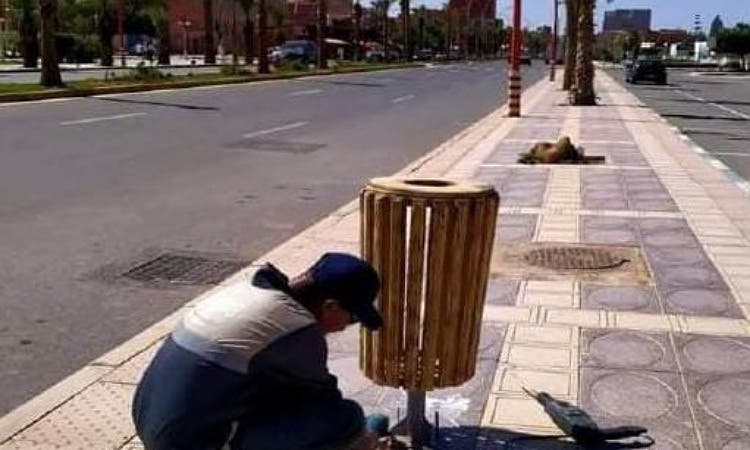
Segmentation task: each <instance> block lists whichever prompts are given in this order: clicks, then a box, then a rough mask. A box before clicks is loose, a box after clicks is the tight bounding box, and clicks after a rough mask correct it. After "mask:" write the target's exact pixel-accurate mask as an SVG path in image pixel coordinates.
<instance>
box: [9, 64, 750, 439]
mask: <svg viewBox="0 0 750 450" xmlns="http://www.w3.org/2000/svg"><path fill="white" fill-rule="evenodd" d="M597 93H598V95H599V96H600V97H601V98H600V103H601V105H600V106H598V107H581V108H577V107H570V106H566V105H565V103H566V102H565V95H564V93H563V92H561V91H560V90H559V89H558V88H557V87H555V86H554V85H552V84H549V83H548V82H547V81H543V82H540V83H538V84H537V85H535V86H534V87H532V88H530V89H529V90H528V91H526V93H525V94H524V108H525V109H524V117H522V118H520V119H508V118H505V117H504V113H505V111H504V109H500V110H498V111H495V112H494V113H492V114H490V115H489V116H487V117H486V118H484V119H482V120H481V121H479V122H478V123H476V124H475V125H473V126H472V127H470V128H469V129H467V130H466V131H464V132H462V133H461V134H459V135H457V136H456V137H454V138H453V139H451V140H449V141H448V142H446V143H445V144H444V145H443V146H441V147H440V148H438V149H436V150H435V151H433V152H432V153H430V154H428V155H427V156H426V157H424V158H422V159H420V160H419V161H416V162H415V163H413V164H412V165H410V166H409V167H407V168H405V169H404V170H403V171H402V172H400V174H401V175H415V176H447V177H454V178H470V179H479V180H482V181H485V182H488V183H491V184H493V185H495V186H496V188H497V189H498V191H499V192H500V198H501V210H500V216H499V221H498V226H499V234H498V240H497V242H496V248H495V258H494V259H493V262H492V279H491V281H490V284H489V287H488V293H487V302H486V307H485V313H484V323H483V328H482V337H481V342H480V351H479V356H478V361H477V374H476V376H475V377H474V378H473V379H472V380H471V381H470V382H468V383H467V384H465V385H463V386H461V387H457V388H452V389H444V390H440V391H436V392H431V393H429V394H428V402H427V408H428V416H429V418H430V419H432V418H433V414H434V412H435V411H439V414H440V424H441V432H440V436H439V445H438V446H437V447H438V448H440V449H443V450H447V449H467V450H468V449H471V450H473V449H477V450H494V449H504V448H509V449H510V448H513V449H520V448H533V449H540V448H545V449H546V448H554V449H574V448H577V447H576V446H575V445H573V444H571V443H554V442H551V441H541V440H537V441H535V440H529V439H525V440H516V441H513V440H512V439H514V438H515V437H520V436H528V435H530V434H531V435H550V434H557V429H556V428H555V427H554V425H553V424H552V423H551V422H550V421H549V419H548V418H547V417H546V416H545V415H544V413H543V411H542V409H541V408H540V407H539V406H538V405H537V404H536V403H535V402H534V401H533V400H531V399H529V398H527V397H525V396H524V395H523V394H522V392H521V389H520V386H521V383H524V384H527V385H528V386H529V387H532V388H535V389H539V390H545V391H547V392H550V393H552V394H553V395H556V396H558V397H560V398H562V399H566V400H568V401H571V402H574V403H577V404H580V405H582V406H583V407H585V408H586V409H587V410H588V411H590V412H591V414H592V415H594V416H595V418H596V419H597V420H599V421H601V423H602V424H603V425H626V424H639V425H644V426H646V427H648V428H649V429H650V430H651V432H652V436H653V437H654V438H655V439H656V441H657V444H656V446H655V447H653V448H656V449H660V450H667V449H669V450H672V449H685V450H689V449H701V450H709V449H710V450H714V449H716V450H719V449H721V450H740V449H750V322H748V320H747V317H748V313H750V240H749V239H750V199H748V197H747V196H746V195H745V194H744V193H743V192H742V191H741V190H740V189H739V188H738V187H737V186H736V185H735V184H733V183H732V182H731V180H730V178H729V177H728V176H727V173H725V172H724V171H723V169H722V168H720V167H715V166H713V165H711V164H710V163H709V161H707V160H705V159H704V158H703V156H701V155H700V154H698V153H695V152H693V151H692V150H691V145H690V142H689V140H688V139H687V138H685V137H682V136H680V135H678V134H676V132H675V131H674V130H673V129H671V128H670V127H669V126H668V125H667V124H666V122H664V121H663V119H661V118H660V117H659V116H657V115H656V114H654V113H653V112H652V111H650V110H648V109H647V108H645V107H643V106H642V105H640V104H639V103H638V100H637V99H636V98H635V97H633V96H632V95H631V94H629V93H628V92H627V91H625V90H624V89H623V88H622V87H621V86H619V85H618V84H617V83H616V82H615V81H614V80H612V79H611V78H609V77H608V76H607V75H606V74H605V73H604V72H602V71H598V72H597ZM560 134H567V135H569V136H571V138H572V139H573V141H574V142H580V143H581V145H583V146H584V147H585V148H586V151H587V153H588V154H591V155H604V156H605V157H606V163H605V164H603V165H591V166H545V165H537V166H525V165H518V164H516V159H517V156H518V153H520V152H522V151H525V150H526V149H528V147H529V146H530V145H532V144H533V143H534V142H536V141H538V140H540V139H549V140H553V139H556V138H557V137H558V136H559V135H560ZM358 226H359V217H358V205H357V202H356V201H353V202H352V203H350V204H348V205H345V206H343V207H342V208H341V209H339V210H338V211H336V212H335V213H333V214H332V215H331V216H329V217H328V218H326V219H324V220H322V221H321V222H319V223H318V224H316V225H314V226H312V227H311V228H310V229H308V230H306V231H305V232H303V233H302V234H300V235H298V236H296V237H295V238H293V239H292V240H290V241H288V242H287V243H285V244H284V245H282V246H280V247H279V248H277V249H275V250H274V251H272V252H271V253H269V254H268V255H266V256H265V257H264V258H262V260H264V261H265V260H270V261H273V262H275V263H278V265H279V266H281V268H282V269H284V270H286V271H288V272H292V273H294V272H296V271H298V270H300V269H302V268H304V267H305V266H307V265H308V264H309V263H310V262H311V261H313V260H314V259H315V258H316V257H317V256H318V255H319V254H320V253H322V252H323V251H327V250H345V251H357V247H358V235H359V234H358ZM574 244H575V245H580V244H588V245H590V246H591V247H590V249H591V250H592V251H608V252H610V253H611V254H613V255H615V254H625V253H622V252H627V254H628V255H630V256H629V261H627V262H625V263H624V264H622V265H620V266H618V267H616V268H614V269H610V270H605V271H598V272H591V271H570V270H563V271H561V270H555V269H545V270H541V269H540V270H536V269H535V270H525V271H524V270H522V269H523V268H522V267H520V266H519V265H515V266H514V267H508V266H509V264H508V261H509V259H510V258H511V257H512V255H513V254H524V252H527V251H529V250H530V249H531V250H534V249H536V250H540V251H541V250H543V249H544V248H549V247H566V246H570V245H574ZM513 252H516V253H513ZM618 252H620V253H618ZM236 276H242V274H238V275H236ZM233 279H234V277H233V278H230V280H227V282H226V283H230V282H232V280H233ZM218 288H221V286H219V287H218ZM199 300H200V298H199V299H196V300H194V301H192V302H190V303H188V304H187V305H186V306H185V307H184V308H182V309H181V310H180V311H177V312H176V313H175V314H173V315H172V316H170V317H168V318H166V319H164V320H163V321H161V322H159V323H158V324H156V325H155V326H153V327H151V328H150V329H148V330H146V331H144V333H142V334H141V335H139V336H137V337H135V338H134V339H133V340H131V341H129V342H128V343H126V344H124V345H123V346H121V347H119V348H116V349H114V350H113V351H112V352H110V353H108V354H107V355H104V356H102V357H101V358H99V359H98V360H96V361H94V362H92V363H91V364H90V365H88V366H87V367H85V368H83V369H82V370H81V372H79V373H77V374H75V375H73V376H72V377H70V378H69V379H67V380H64V381H63V382H61V383H60V384H59V385H57V386H55V387H53V388H51V389H50V390H49V391H47V392H45V393H44V394H42V395H40V396H39V397H37V398H36V399H34V400H32V401H31V402H29V403H28V404H26V405H23V406H22V407H21V408H19V409H18V410H16V411H15V412H13V413H11V414H9V415H8V416H6V417H4V418H2V419H0V449H3V450H4V449H31V448H44V449H53V448H82V449H105V448H106V449H114V448H118V449H120V448H125V449H138V448H142V446H141V445H140V444H139V442H138V441H137V439H136V438H134V432H133V428H132V424H131V422H130V414H129V412H130V399H131V397H132V393H133V391H134V386H135V383H136V382H137V379H138V376H139V374H140V372H141V370H142V369H143V367H144V366H145V364H146V363H147V362H148V360H149V358H150V357H151V356H152V355H153V352H154V351H155V349H156V348H157V346H158V345H159V342H160V341H161V339H163V337H164V336H165V335H166V333H168V332H169V330H170V329H171V327H172V326H173V325H174V323H175V322H176V321H177V320H178V319H179V317H180V316H181V315H182V314H183V313H184V311H185V309H187V308H190V307H191V305H192V304H194V303H195V302H196V301H199ZM356 350H357V330H350V331H347V332H346V333H344V334H341V335H338V336H335V337H333V338H332V339H331V340H330V358H331V363H330V367H331V369H332V371H334V372H335V373H336V374H337V375H338V376H339V381H340V384H341V387H342V389H343V390H344V391H345V393H346V394H347V395H348V396H351V397H353V398H355V399H357V400H358V401H360V402H361V403H362V404H363V405H364V406H365V408H366V409H367V410H368V412H384V413H387V414H389V415H390V416H391V417H392V418H393V419H394V420H395V419H396V418H397V416H399V415H403V414H404V411H405V395H404V394H403V393H402V392H400V391H398V390H396V389H390V388H384V387H378V386H375V385H373V384H372V383H371V382H369V381H368V380H366V379H365V378H364V377H363V376H362V375H361V374H360V372H359V370H358V367H357V366H358V360H357V351H356ZM609 448H617V447H609Z"/></svg>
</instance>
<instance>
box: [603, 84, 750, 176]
mask: <svg viewBox="0 0 750 450" xmlns="http://www.w3.org/2000/svg"><path fill="white" fill-rule="evenodd" d="M610 73H611V74H613V75H615V76H616V77H617V79H618V80H619V81H620V82H621V83H622V84H623V85H624V86H626V87H627V88H628V89H629V90H630V91H631V92H632V93H634V94H635V95H636V96H638V98H639V99H640V100H641V101H642V102H643V103H644V104H646V105H647V106H648V107H649V108H652V109H654V110H655V111H656V112H658V113H659V114H660V115H661V116H663V117H664V118H666V119H667V120H668V121H669V122H670V123H671V124H672V125H674V126H676V127H677V128H679V129H680V130H681V131H682V132H683V133H685V134H686V135H688V136H690V138H691V139H692V140H693V141H695V143H696V144H698V145H700V146H701V147H702V148H703V149H704V150H706V151H707V152H710V153H712V154H713V155H715V156H716V157H717V158H718V159H720V160H721V161H722V162H724V163H725V164H726V165H727V166H729V167H731V168H732V169H733V170H734V171H735V172H736V173H737V174H738V175H740V176H741V177H742V178H744V179H745V180H750V145H748V144H750V75H741V74H735V75H731V74H730V75H715V74H710V73H704V72H694V71H691V70H686V69H675V70H670V71H669V73H668V83H669V84H668V85H667V86H657V85H652V84H637V85H631V84H626V83H625V82H624V79H625V77H624V71H623V70H610Z"/></svg>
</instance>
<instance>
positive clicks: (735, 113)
mask: <svg viewBox="0 0 750 450" xmlns="http://www.w3.org/2000/svg"><path fill="white" fill-rule="evenodd" d="M675 91H676V92H679V93H680V94H682V95H684V96H685V97H688V98H692V99H693V100H698V101H699V102H701V103H705V104H707V105H711V106H714V107H716V108H719V109H720V110H722V111H725V112H728V113H729V114H732V115H734V116H737V117H741V118H743V119H746V120H750V116H748V115H747V114H743V113H741V112H739V111H737V110H736V109H732V108H730V107H728V106H724V105H720V104H718V103H714V102H709V101H708V100H706V99H704V98H702V97H698V96H697V95H693V94H691V93H689V92H685V91H682V90H680V89H676V90H675Z"/></svg>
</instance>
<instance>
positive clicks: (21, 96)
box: [0, 63, 425, 104]
mask: <svg viewBox="0 0 750 450" xmlns="http://www.w3.org/2000/svg"><path fill="white" fill-rule="evenodd" d="M424 67H425V64H422V63H407V64H393V65H388V66H374V67H354V68H348V69H347V68H343V69H339V70H325V71H322V70H321V71H311V72H300V73H282V74H270V75H255V76H253V77H252V78H250V77H244V76H243V77H236V76H235V77H232V76H227V77H225V78H217V79H213V80H185V81H175V82H163V83H133V84H125V85H118V86H102V87H95V88H84V89H75V88H58V89H51V90H47V91H34V92H26V93H10V94H0V104H2V103H11V102H28V101H35V100H47V99H57V98H73V97H91V96H94V95H104V94H125V93H129V92H145V91H159V90H165V89H187V88H194V87H201V86H226V85H231V84H250V83H258V82H262V81H280V80H291V79H296V78H307V77H315V76H329V75H341V74H349V73H363V72H380V71H386V70H403V69H410V68H424Z"/></svg>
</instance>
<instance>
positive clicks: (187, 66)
mask: <svg viewBox="0 0 750 450" xmlns="http://www.w3.org/2000/svg"><path fill="white" fill-rule="evenodd" d="M222 65H223V64H169V65H164V66H161V65H158V64H154V65H153V66H149V67H153V68H155V69H190V68H196V69H199V68H203V67H221V66H222ZM135 68H136V66H126V67H122V66H112V67H104V66H100V67H78V68H76V67H60V72H96V71H102V72H103V71H105V70H130V69H135ZM41 71H42V70H41V69H39V68H35V67H30V68H24V67H21V68H18V69H5V70H3V69H0V73H40V72H41Z"/></svg>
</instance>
